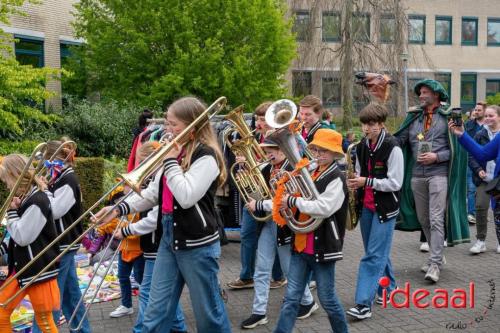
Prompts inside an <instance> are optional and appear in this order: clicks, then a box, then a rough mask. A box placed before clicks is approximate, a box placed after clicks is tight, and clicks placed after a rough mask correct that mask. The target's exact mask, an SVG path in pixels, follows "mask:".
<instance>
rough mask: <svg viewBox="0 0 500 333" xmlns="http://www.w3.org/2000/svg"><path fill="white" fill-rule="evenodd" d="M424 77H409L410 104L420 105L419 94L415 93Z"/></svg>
mask: <svg viewBox="0 0 500 333" xmlns="http://www.w3.org/2000/svg"><path fill="white" fill-rule="evenodd" d="M422 80H423V78H416V77H411V78H410V77H409V78H408V104H409V106H414V105H420V101H419V100H418V95H417V94H415V86H416V85H417V83H418V82H419V81H422Z"/></svg>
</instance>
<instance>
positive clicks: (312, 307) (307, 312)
mask: <svg viewBox="0 0 500 333" xmlns="http://www.w3.org/2000/svg"><path fill="white" fill-rule="evenodd" d="M318 309H319V306H318V304H317V303H316V302H315V301H313V302H312V303H311V304H309V305H302V304H301V305H300V308H299V314H298V315H297V319H306V318H307V317H309V316H311V315H312V314H313V312H314V311H316V310H318Z"/></svg>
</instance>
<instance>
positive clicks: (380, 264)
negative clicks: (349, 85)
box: [347, 103, 404, 319]
mask: <svg viewBox="0 0 500 333" xmlns="http://www.w3.org/2000/svg"><path fill="white" fill-rule="evenodd" d="M386 119H387V109H386V108H385V106H383V105H381V104H375V103H371V104H369V105H368V106H366V107H365V108H364V109H363V110H361V112H360V114H359V120H360V121H361V127H362V129H363V132H364V134H365V137H364V138H363V139H362V140H361V142H360V143H359V144H358V146H357V149H356V155H357V156H356V173H357V175H358V176H357V177H356V178H353V179H348V180H347V184H348V187H349V188H350V189H352V190H356V189H359V190H358V193H357V194H358V199H359V200H358V201H357V202H358V203H359V205H360V206H361V207H360V208H361V219H360V228H361V236H362V237H363V246H364V249H365V255H364V256H363V258H362V259H361V262H360V264H359V272H358V283H357V286H356V296H355V302H356V306H355V307H353V308H351V309H349V310H347V314H348V315H350V316H353V317H355V318H357V319H365V318H369V317H371V315H372V311H371V306H372V303H373V301H374V299H375V296H376V294H377V288H378V286H379V279H380V277H381V276H387V277H388V278H389V280H390V285H389V287H388V292H389V293H390V292H391V291H392V290H394V289H395V287H396V282H395V279H394V272H393V270H392V265H391V259H390V252H391V244H392V235H393V233H394V226H395V224H396V217H397V215H398V214H399V189H400V188H401V185H402V184H403V175H404V169H403V153H402V151H401V148H399V146H398V142H397V140H396V139H395V138H394V137H393V136H392V135H390V134H389V133H387V132H386V131H385V129H384V128H385V126H384V123H385V120H386ZM381 274H382V275H381ZM381 294H382V291H381V290H380V291H379V295H381ZM377 303H378V304H382V299H381V298H380V297H379V298H377Z"/></svg>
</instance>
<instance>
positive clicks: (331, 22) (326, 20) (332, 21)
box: [321, 12, 340, 42]
mask: <svg viewBox="0 0 500 333" xmlns="http://www.w3.org/2000/svg"><path fill="white" fill-rule="evenodd" d="M321 33H322V40H323V42H338V41H340V14H339V13H334V12H323V24H322V27H321Z"/></svg>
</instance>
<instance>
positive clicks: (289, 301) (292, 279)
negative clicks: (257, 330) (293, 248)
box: [274, 253, 348, 333]
mask: <svg viewBox="0 0 500 333" xmlns="http://www.w3.org/2000/svg"><path fill="white" fill-rule="evenodd" d="M311 271H313V272H314V276H315V278H316V286H317V291H318V298H319V302H320V303H321V306H322V307H323V309H324V310H325V311H326V313H327V315H328V320H329V321H330V325H331V327H332V329H333V332H334V333H343V332H348V328H347V322H346V318H345V313H344V308H343V307H342V304H341V303H340V300H339V299H338V298H337V295H336V294H335V261H330V262H323V263H320V262H316V260H315V258H314V256H313V255H310V254H306V253H293V254H292V258H291V259H290V266H289V270H288V276H287V278H288V285H287V288H286V294H285V299H284V301H283V305H282V306H281V312H280V317H279V319H278V323H277V324H276V328H275V329H274V332H275V333H288V332H292V331H293V327H294V325H295V320H296V318H297V314H298V312H299V303H300V299H301V298H302V295H303V293H304V288H305V287H306V284H307V282H308V280H309V276H310V274H311Z"/></svg>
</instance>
